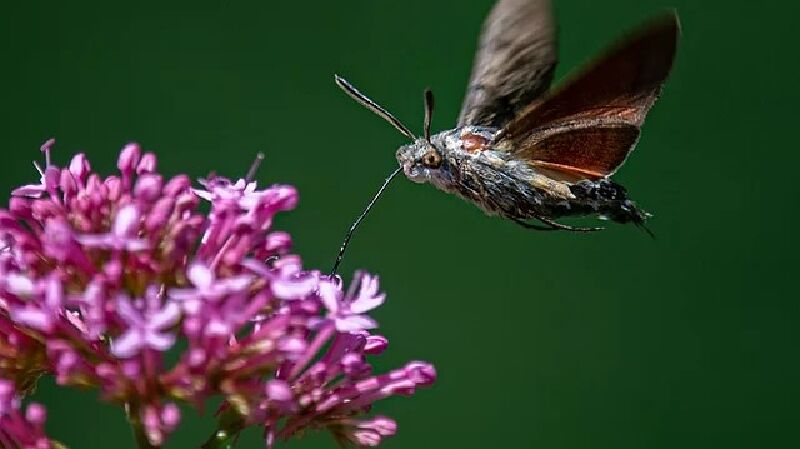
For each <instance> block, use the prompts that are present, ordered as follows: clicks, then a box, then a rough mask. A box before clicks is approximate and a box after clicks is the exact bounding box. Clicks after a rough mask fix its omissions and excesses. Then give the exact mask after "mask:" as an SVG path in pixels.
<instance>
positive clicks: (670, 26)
mask: <svg viewBox="0 0 800 449" xmlns="http://www.w3.org/2000/svg"><path fill="white" fill-rule="evenodd" d="M679 30H680V27H679V24H678V17H677V16H676V15H675V14H674V13H670V14H667V15H664V16H661V17H659V18H657V19H656V20H654V21H652V22H650V23H649V24H647V25H646V26H645V27H643V28H642V29H641V30H639V31H638V32H636V33H634V34H633V35H632V36H631V37H629V38H628V39H625V40H624V41H623V42H622V43H620V44H618V45H617V46H616V47H615V48H614V49H612V50H611V51H610V52H608V53H607V54H606V55H605V56H603V57H602V58H600V59H599V60H598V61H597V62H595V63H594V64H592V65H590V67H589V68H588V70H585V71H584V72H582V73H581V74H580V75H579V76H577V77H576V78H573V80H572V81H570V82H567V83H566V84H565V85H564V86H563V87H560V88H559V89H557V90H556V91H555V92H554V93H552V94H551V95H548V96H547V97H545V98H543V99H542V100H541V101H539V102H537V103H535V104H532V105H531V106H529V107H528V108H527V109H526V110H525V111H523V112H522V113H521V114H520V115H519V116H518V117H517V118H515V119H514V120H513V121H511V122H510V123H509V124H508V125H507V126H506V127H505V128H504V129H502V130H501V131H500V133H499V134H498V137H497V139H496V145H497V146H498V147H500V148H504V149H507V150H509V151H512V152H514V153H516V154H518V155H519V157H520V158H523V159H526V160H529V161H531V163H532V164H534V165H536V166H540V167H544V166H545V165H546V166H548V167H551V168H555V167H559V168H560V169H561V170H563V171H565V175H569V176H565V178H566V177H570V176H574V175H575V174H576V173H584V177H587V178H597V177H603V176H608V175H610V174H612V173H613V172H614V171H615V170H616V169H617V168H619V166H620V165H622V163H623V162H624V161H625V158H626V157H627V155H628V153H630V151H631V150H632V149H633V147H634V146H635V144H636V141H637V139H638V136H639V128H640V127H641V125H642V123H643V122H644V119H645V116H646V115H647V112H648V111H649V110H650V107H651V106H652V105H653V103H654V102H655V101H656V99H657V98H658V95H659V94H660V93H661V87H662V85H663V84H664V81H665V80H666V78H667V75H668V74H669V71H670V69H671V67H672V62H673V60H674V57H675V50H676V46H677V39H678V35H679V32H680V31H679Z"/></svg>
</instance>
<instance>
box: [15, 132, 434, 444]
mask: <svg viewBox="0 0 800 449" xmlns="http://www.w3.org/2000/svg"><path fill="white" fill-rule="evenodd" d="M52 145H53V141H48V142H47V143H45V145H43V147H42V151H43V152H44V153H45V155H46V159H47V163H46V165H45V167H44V168H40V167H39V166H38V165H37V169H38V170H39V172H40V175H41V179H40V182H39V183H38V184H31V185H26V186H22V187H20V188H18V189H16V190H15V191H14V192H13V193H12V197H11V200H10V203H9V206H8V209H6V210H0V423H2V424H3V427H2V428H3V433H0V443H3V446H4V447H6V446H8V447H24V448H28V447H30V448H34V447H35V448H36V449H40V448H41V449H45V448H47V447H50V443H49V440H47V439H46V438H45V437H44V436H43V432H42V428H43V421H44V411H43V408H42V407H41V406H38V405H30V406H28V408H27V410H26V411H25V413H24V414H21V408H20V404H19V396H20V395H23V394H24V393H26V392H27V391H29V390H30V389H31V387H32V386H33V385H34V383H35V381H36V379H37V377H39V376H40V375H42V374H51V375H54V376H55V378H56V380H57V382H58V383H59V384H61V385H65V386H80V387H95V388H97V389H99V390H100V391H101V392H102V396H103V398H105V399H106V400H108V401H111V402H115V403H119V404H121V405H123V406H125V408H126V410H127V413H128V416H129V420H130V422H131V424H132V425H133V427H134V430H135V431H136V432H138V435H139V437H140V440H141V442H140V446H142V444H144V445H145V446H146V447H159V446H161V445H162V444H163V442H164V441H165V439H166V438H167V436H168V435H169V434H170V432H172V431H173V430H174V429H175V428H176V426H178V425H179V423H180V408H179V407H178V404H190V405H194V406H196V407H198V408H199V407H201V404H202V403H203V401H204V400H206V399H207V398H209V397H211V396H222V397H224V399H225V401H224V404H223V407H222V408H221V409H220V411H219V416H220V428H219V429H217V432H215V433H214V435H217V437H212V438H211V439H210V440H209V442H207V447H214V438H227V439H230V438H235V436H236V435H237V434H238V432H239V431H241V430H242V429H243V428H244V427H247V426H253V425H258V426H262V427H263V428H264V435H265V444H266V446H267V447H271V446H272V445H273V443H274V442H275V441H277V440H282V439H286V438H289V437H291V436H292V435H294V434H296V433H297V432H298V431H301V430H304V429H308V428H326V429H328V430H330V431H331V432H332V433H333V435H334V436H335V438H336V439H337V440H339V441H341V442H351V443H354V444H357V445H360V446H375V445H377V444H378V443H379V442H380V441H381V439H382V438H383V437H386V436H389V435H392V434H394V433H395V427H396V426H395V423H394V421H392V420H391V419H390V418H386V417H382V416H371V417H370V416H368V415H366V412H368V411H369V409H370V407H371V405H372V404H373V403H374V402H375V401H377V400H379V399H382V398H385V397H387V396H392V395H409V394H412V393H414V391H415V390H416V388H418V387H422V386H427V385H430V384H431V383H432V382H433V381H434V379H435V377H436V375H435V371H434V368H433V367H432V366H431V365H430V364H427V363H423V362H410V363H408V364H406V365H405V366H404V367H402V368H399V369H397V370H394V371H391V372H389V373H386V374H374V373H373V372H372V368H371V366H370V364H369V362H368V356H370V355H378V354H380V353H381V352H383V351H384V349H385V348H386V345H387V340H386V339H385V338H384V337H382V336H380V335H376V334H373V333H371V332H370V331H371V330H372V329H374V328H375V327H376V326H377V324H376V323H375V321H374V320H373V319H372V318H370V317H369V316H368V315H367V313H368V312H369V311H370V310H372V309H374V308H375V307H377V306H379V305H381V304H382V303H383V302H384V295H383V293H381V292H380V290H379V285H378V279H377V277H375V276H371V275H369V274H366V273H358V274H357V275H356V276H355V279H354V281H353V282H352V283H351V284H350V286H349V288H348V289H347V291H344V290H343V288H342V282H341V281H340V279H338V278H330V277H329V276H326V275H323V274H321V273H320V272H319V271H316V270H306V269H304V268H303V267H302V266H301V262H300V258H299V257H298V256H296V255H292V254H291V253H290V248H291V238H290V236H289V235H288V234H287V233H285V232H281V231H275V230H273V229H272V222H273V218H274V217H275V215H276V214H277V213H279V212H283V211H287V210H290V209H292V208H294V207H295V205H296V203H297V192H296V191H295V189H294V188H293V187H291V186H286V185H274V186H271V187H269V188H266V189H263V190H259V189H258V188H257V186H256V183H255V182H252V181H250V180H238V181H236V182H232V181H229V180H227V179H224V178H220V177H213V178H210V179H207V180H201V185H202V188H200V189H194V188H192V185H191V182H190V179H189V177H187V176H185V175H179V176H175V177H172V178H171V179H165V178H164V177H163V176H162V175H160V174H158V173H157V172H156V157H155V155H154V154H152V153H142V151H141V149H140V147H139V146H138V145H136V144H129V145H126V146H125V147H124V148H123V149H122V151H121V153H120V155H119V158H118V162H117V167H118V168H119V175H114V176H108V177H105V178H104V177H101V176H100V175H98V174H96V173H94V172H93V171H92V170H91V166H90V164H89V161H88V160H87V158H86V157H85V156H84V155H83V154H78V155H76V156H74V157H73V158H72V160H71V161H70V163H69V165H68V166H67V167H64V168H59V167H57V166H55V165H53V164H51V163H50V151H51V147H52ZM203 201H206V202H207V203H209V205H210V207H208V208H207V209H209V211H208V212H205V213H204V212H202V211H201V209H202V208H201V202H203ZM179 340H180V341H182V342H184V343H185V344H182V345H181V347H182V348H185V349H184V350H183V351H182V352H181V353H180V355H179V358H178V362H177V363H175V364H172V365H171V366H167V364H166V363H165V361H164V359H165V358H164V355H165V353H166V352H168V351H177V350H178V349H177V348H176V342H177V341H179ZM6 422H9V423H13V425H12V424H9V427H8V429H11V430H9V431H8V432H7V431H6V430H5V429H6V428H7V427H6V424H5V423H6ZM25 429H28V430H25ZM22 437H24V438H27V439H19V438H22ZM4 438H5V439H7V440H8V441H13V442H16V444H17V445H16V446H14V445H11V444H5V443H4V440H3V439H4ZM142 442H144V443H142Z"/></svg>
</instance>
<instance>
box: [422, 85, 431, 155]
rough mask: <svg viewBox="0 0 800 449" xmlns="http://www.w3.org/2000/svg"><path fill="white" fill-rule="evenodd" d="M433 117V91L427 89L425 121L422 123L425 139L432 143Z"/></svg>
mask: <svg viewBox="0 0 800 449" xmlns="http://www.w3.org/2000/svg"><path fill="white" fill-rule="evenodd" d="M432 117H433V92H431V90H430V89H425V121H424V122H423V124H422V129H423V132H424V134H423V135H424V136H425V140H427V141H428V143H431V118H432Z"/></svg>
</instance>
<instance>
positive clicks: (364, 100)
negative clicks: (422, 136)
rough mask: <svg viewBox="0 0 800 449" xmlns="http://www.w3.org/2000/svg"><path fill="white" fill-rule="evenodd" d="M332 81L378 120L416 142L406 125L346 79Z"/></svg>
mask: <svg viewBox="0 0 800 449" xmlns="http://www.w3.org/2000/svg"><path fill="white" fill-rule="evenodd" d="M334 80H335V81H336V85H337V86H339V88H341V89H342V90H343V91H345V93H346V94H347V95H349V96H350V98H352V99H353V100H355V101H357V102H358V103H359V104H361V106H364V107H365V108H367V109H369V110H370V111H372V112H374V113H375V114H377V115H378V116H379V117H380V118H382V119H384V120H386V121H387V122H389V123H390V124H391V125H392V126H394V128H395V129H396V130H398V131H400V133H401V134H403V135H404V136H406V137H408V138H409V139H411V140H412V141H413V140H416V139H417V136H415V135H414V133H412V132H411V130H409V129H408V127H407V126H406V125H404V124H403V122H401V121H400V120H398V119H397V118H396V117H395V116H393V115H392V114H391V113H389V111H387V110H386V109H384V108H382V107H381V105H379V104H378V103H375V102H374V101H372V100H371V99H370V98H369V97H367V96H366V95H364V94H362V93H361V92H359V91H358V89H356V88H355V87H353V85H352V84H350V83H348V82H347V80H346V79H344V78H342V77H341V76H339V75H334Z"/></svg>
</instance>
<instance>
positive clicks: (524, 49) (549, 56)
mask: <svg viewBox="0 0 800 449" xmlns="http://www.w3.org/2000/svg"><path fill="white" fill-rule="evenodd" d="M557 58H558V55H557V48H556V36H555V21H554V19H553V8H552V5H551V4H550V1H549V0H499V1H498V2H497V4H496V5H495V6H494V8H493V9H492V11H491V13H489V16H488V17H487V18H486V21H485V22H484V24H483V31H482V32H481V37H480V40H479V41H478V51H477V53H476V55H475V61H474V63H473V66H472V76H471V77H470V81H469V85H468V86H467V93H466V95H465V97H464V103H463V105H462V106H461V115H460V116H459V119H458V126H464V125H483V126H491V127H495V128H500V127H502V126H503V125H504V124H506V123H507V122H508V121H509V120H511V119H512V118H514V117H515V116H516V115H517V113H519V111H520V110H521V109H522V108H524V107H526V106H528V105H529V104H530V103H531V101H533V100H534V99H536V98H538V97H539V96H540V95H541V94H542V93H544V92H545V91H546V90H547V89H548V88H549V87H550V83H551V82H552V80H553V71H554V70H555V66H556V62H557Z"/></svg>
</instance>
